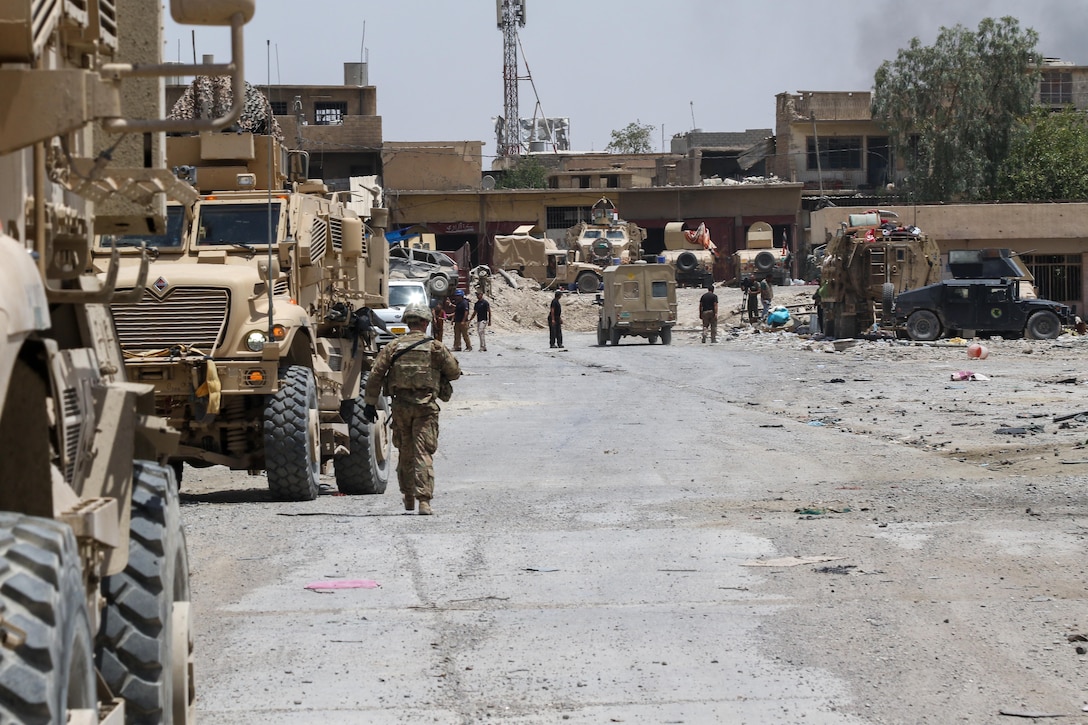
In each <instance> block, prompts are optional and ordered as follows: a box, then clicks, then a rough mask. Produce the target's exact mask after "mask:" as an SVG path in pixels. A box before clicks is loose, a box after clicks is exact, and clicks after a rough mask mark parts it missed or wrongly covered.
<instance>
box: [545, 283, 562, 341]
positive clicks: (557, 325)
mask: <svg viewBox="0 0 1088 725" xmlns="http://www.w3.org/2000/svg"><path fill="white" fill-rule="evenodd" d="M562 296H563V290H561V289H557V290H556V291H555V297H553V298H552V303H551V305H550V306H549V307H548V347H563V305H562V304H561V303H560V302H559V300H560V298H562Z"/></svg>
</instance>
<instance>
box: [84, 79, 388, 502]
mask: <svg viewBox="0 0 1088 725" xmlns="http://www.w3.org/2000/svg"><path fill="white" fill-rule="evenodd" d="M199 83H200V79H197V81H196V82H195V83H194V86H193V88H194V89H195V88H198V87H199ZM249 96H250V99H249V100H248V101H247V107H248V108H254V109H259V110H256V111H254V112H253V113H254V115H257V116H259V115H260V114H261V113H262V112H263V113H265V114H266V116H267V118H268V119H271V114H270V113H269V112H268V111H269V109H268V107H267V106H268V104H267V101H266V100H265V99H264V96H263V95H262V94H260V93H259V92H256V91H254V90H253V89H250V90H249ZM183 102H186V97H185V96H183V98H182V100H181V101H179V104H181V103H183ZM186 103H187V102H186ZM190 105H191V106H199V105H200V104H199V103H193V104H190ZM247 113H248V112H247ZM243 122H247V123H246V126H248V127H251V128H256V129H258V130H264V129H265V128H267V127H268V126H270V124H263V123H262V122H260V121H259V119H253V118H247V117H246V116H245V115H243ZM168 158H169V161H170V165H171V166H172V167H174V168H177V169H181V170H182V173H183V174H184V175H185V176H186V177H187V178H189V179H190V180H192V181H193V183H194V184H195V189H196V190H197V191H198V192H199V198H198V199H197V201H196V202H195V203H193V204H192V205H191V206H182V205H178V206H174V207H172V212H173V217H172V219H173V220H174V221H173V226H171V227H170V230H171V235H167V236H166V237H156V238H150V237H146V236H143V235H127V236H121V237H110V236H104V237H101V238H100V240H99V246H98V249H97V254H98V255H99V258H100V259H103V260H104V259H105V258H106V255H108V254H111V253H114V252H120V255H121V257H122V269H121V273H120V275H119V277H118V286H119V287H120V288H122V289H139V290H141V292H140V293H138V294H136V295H135V297H136V298H137V299H136V300H135V301H132V302H122V303H116V304H114V305H113V314H114V319H115V322H116V326H117V332H118V335H119V337H120V340H121V347H122V349H123V350H124V353H125V365H126V367H127V368H128V371H129V374H130V377H132V378H133V379H134V380H137V381H139V382H144V383H149V384H151V385H154V386H155V403H156V407H157V410H158V412H159V414H160V415H163V416H166V417H167V418H168V419H169V422H170V425H171V426H172V427H174V428H175V429H176V430H177V431H179V432H180V434H181V443H180V445H179V447H178V450H177V453H176V454H175V455H174V457H173V458H172V459H171V462H172V463H173V464H174V466H175V467H176V468H177V469H178V472H179V475H180V470H181V464H182V463H183V462H185V463H189V464H190V465H193V466H210V465H216V464H218V465H223V466H226V467H228V468H230V469H233V470H248V471H260V470H264V471H265V472H266V475H267V480H268V487H269V490H270V491H271V493H272V494H273V496H275V497H276V498H279V499H283V500H312V499H314V498H316V497H317V495H318V493H319V487H318V481H319V476H320V472H321V470H322V467H323V465H324V464H326V463H327V462H329V461H332V462H333V464H334V467H335V472H336V482H337V486H338V488H339V489H340V491H341V492H342V493H348V494H369V493H382V492H383V491H384V490H385V487H386V483H387V481H388V474H389V456H390V452H391V451H390V438H389V435H388V425H387V421H386V416H385V411H386V410H387V406H386V401H385V400H384V398H383V399H382V401H380V404H379V406H378V407H379V409H380V410H381V416H380V419H379V421H378V422H377V423H375V424H373V425H372V424H369V423H367V422H366V421H365V420H364V419H363V411H362V408H363V403H362V398H361V385H362V384H363V380H364V378H365V375H366V373H367V371H368V370H369V369H370V365H371V362H372V360H373V356H374V355H375V354H376V350H377V346H376V338H377V333H378V328H377V327H376V325H378V326H380V324H381V323H378V322H376V319H377V318H376V317H375V316H373V315H371V308H375V307H386V306H387V305H388V287H387V277H388V269H389V259H388V253H389V252H388V244H387V243H386V241H385V239H384V228H385V224H386V221H385V219H386V214H387V212H386V210H384V209H374V210H373V212H372V216H371V225H372V227H373V231H372V232H371V233H368V232H367V229H366V227H365V224H364V222H363V220H362V219H360V218H359V216H358V215H357V214H356V213H355V211H354V210H353V209H352V208H350V207H349V206H348V205H347V204H346V203H343V202H341V201H340V200H338V198H337V196H336V195H335V194H329V193H328V191H327V190H326V188H325V185H324V184H323V183H321V182H320V181H314V180H307V179H305V173H304V171H305V166H306V164H305V157H304V156H302V155H300V154H292V153H289V152H288V151H287V150H286V149H285V148H284V147H283V145H282V143H281V142H280V141H279V139H278V138H276V137H275V136H274V135H259V134H255V133H226V134H224V133H205V134H200V135H196V136H177V137H170V138H169V139H168ZM292 165H293V166H294V168H295V172H296V173H295V175H294V176H292V178H291V179H289V178H288V177H289V176H290V174H289V173H288V172H289V168H287V167H290V166H292ZM292 179H293V180H292ZM139 244H147V245H148V246H150V247H152V248H153V249H154V250H155V253H156V257H155V259H154V261H153V262H152V263H151V265H150V269H149V272H148V274H147V276H146V280H143V279H141V278H140V276H139V263H138V257H139V252H138V246H136V245H139Z"/></svg>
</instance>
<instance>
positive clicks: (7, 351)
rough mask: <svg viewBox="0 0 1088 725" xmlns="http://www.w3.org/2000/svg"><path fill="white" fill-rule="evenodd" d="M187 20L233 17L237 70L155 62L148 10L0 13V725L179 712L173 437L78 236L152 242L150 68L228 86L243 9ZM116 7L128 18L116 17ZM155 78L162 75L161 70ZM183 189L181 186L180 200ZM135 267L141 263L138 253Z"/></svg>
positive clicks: (179, 577)
mask: <svg viewBox="0 0 1088 725" xmlns="http://www.w3.org/2000/svg"><path fill="white" fill-rule="evenodd" d="M171 8H172V11H173V16H174V19H175V20H177V21H178V22H181V23H190V24H191V23H199V24H215V25H230V26H231V33H232V40H233V43H232V45H233V53H234V58H233V61H232V62H231V63H229V64H225V65H221V66H178V65H173V66H163V65H162V64H161V57H160V53H161V48H162V42H161V38H160V37H158V33H159V28H161V26H162V4H161V3H159V2H149V3H126V4H124V5H121V4H117V3H114V2H107V1H106V0H82V1H81V2H49V1H47V0H12V1H10V2H4V3H0V109H2V111H0V179H3V181H2V182H0V219H2V220H3V224H2V228H0V558H2V563H0V643H2V645H3V649H2V651H0V693H2V694H0V722H4V723H66V722H67V723H88V724H90V723H112V724H115V725H121V724H122V723H125V722H155V723H165V722H173V723H186V722H192V719H193V681H192V679H191V675H192V663H193V661H192V635H191V624H190V620H189V598H190V592H189V569H188V558H187V554H186V548H185V539H184V536H183V534H182V530H181V522H180V516H179V509H178V500H177V485H176V482H175V480H174V474H173V471H172V470H171V469H170V468H169V467H168V466H166V465H165V463H166V457H167V455H168V454H169V453H170V451H171V449H172V447H173V445H174V444H176V440H177V436H176V434H174V433H172V432H171V431H170V429H169V428H168V427H167V425H166V422H165V421H164V420H163V419H161V418H157V417H156V416H155V415H154V411H155V406H154V396H153V388H152V387H151V386H150V385H146V384H137V383H133V382H129V381H128V380H126V377H125V367H124V365H123V363H122V357H121V351H120V349H119V347H118V343H117V339H116V337H115V335H114V328H113V323H112V321H111V319H110V315H109V304H110V303H113V302H117V301H119V300H120V299H122V298H123V297H124V296H125V295H124V293H118V291H117V289H116V286H115V281H116V277H117V273H118V263H117V260H116V259H111V258H107V259H105V260H103V267H104V270H105V273H104V275H103V279H102V280H101V281H100V280H99V278H98V277H97V276H96V275H95V274H93V273H92V272H91V270H90V257H91V247H92V235H93V234H94V233H96V232H109V233H122V232H124V231H126V230H129V229H133V228H141V229H152V230H158V231H161V230H162V229H163V227H164V223H165V219H164V209H165V198H164V195H163V191H164V190H167V189H174V191H175V192H176V193H178V194H179V195H182V196H184V195H185V194H186V190H185V187H184V185H181V184H177V182H176V179H174V177H173V175H172V174H170V173H169V172H168V171H167V170H166V168H165V164H164V157H163V154H162V145H163V132H164V131H179V132H180V131H184V132H195V131H199V130H209V131H210V130H213V129H219V128H225V127H226V126H228V125H230V124H231V123H233V122H234V120H235V119H236V118H237V117H238V115H239V113H240V112H241V110H242V109H241V105H238V106H236V107H233V108H231V109H230V110H229V111H226V112H225V113H224V115H222V116H221V117H219V118H217V119H208V120H205V121H200V122H192V121H185V122H178V121H171V120H168V119H165V118H162V90H161V85H160V84H161V78H159V77H161V76H165V75H172V74H174V73H194V72H199V73H209V72H210V73H226V74H230V75H231V76H232V79H233V81H234V82H235V83H237V84H238V85H240V84H241V83H242V77H243V68H242V59H243V43H242V27H243V25H244V24H245V23H246V22H247V21H248V20H249V19H250V18H251V17H252V15H253V12H254V2H253V0H184V1H181V0H174V1H173V2H172V3H171ZM122 9H123V10H122ZM156 76H159V77H156ZM193 196H194V197H195V194H194V195H193ZM131 254H132V256H133V269H134V271H135V274H136V275H139V274H140V271H139V270H140V269H143V270H144V271H145V272H146V265H147V259H146V257H145V256H144V255H143V253H142V252H141V251H139V250H132V251H131Z"/></svg>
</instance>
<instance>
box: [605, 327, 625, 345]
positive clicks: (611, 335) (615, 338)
mask: <svg viewBox="0 0 1088 725" xmlns="http://www.w3.org/2000/svg"><path fill="white" fill-rule="evenodd" d="M621 337H623V335H621V334H620V328H618V327H616V326H615V325H613V326H611V327H609V328H608V339H609V341H610V342H611V343H612V344H613V345H619V344H620V338H621Z"/></svg>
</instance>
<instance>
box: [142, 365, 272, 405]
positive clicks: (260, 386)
mask: <svg viewBox="0 0 1088 725" xmlns="http://www.w3.org/2000/svg"><path fill="white" fill-rule="evenodd" d="M208 362H209V361H208V360H206V359H205V358H194V359H189V358H180V359H178V358H174V359H166V360H155V361H139V362H133V361H128V362H127V363H126V364H125V369H126V370H127V372H128V376H129V379H130V380H131V381H132V382H138V383H146V384H148V385H153V386H155V395H156V396H188V395H190V394H192V393H193V391H195V390H196V389H197V388H198V387H200V385H202V384H203V383H204V381H205V380H206V379H207V376H208ZM212 362H214V365H215V372H216V375H217V377H218V378H219V391H220V392H221V393H222V394H224V395H256V394H260V395H268V394H269V393H274V392H276V390H277V387H278V386H277V375H278V373H279V361H278V360H260V359H258V360H215V361H212Z"/></svg>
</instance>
